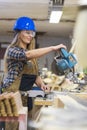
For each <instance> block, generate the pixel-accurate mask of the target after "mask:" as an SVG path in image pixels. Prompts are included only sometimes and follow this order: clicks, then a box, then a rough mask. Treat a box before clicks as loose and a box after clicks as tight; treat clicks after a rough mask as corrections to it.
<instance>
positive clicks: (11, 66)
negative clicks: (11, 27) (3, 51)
mask: <svg viewBox="0 0 87 130" xmlns="http://www.w3.org/2000/svg"><path fill="white" fill-rule="evenodd" d="M26 60H27V57H26V55H25V50H24V49H23V48H19V47H11V48H9V51H8V54H7V67H8V73H7V75H6V77H5V78H4V80H3V86H2V87H9V85H11V84H12V83H13V82H14V80H15V78H17V77H18V76H19V74H20V72H21V71H22V69H23V66H24V64H25V63H26Z"/></svg>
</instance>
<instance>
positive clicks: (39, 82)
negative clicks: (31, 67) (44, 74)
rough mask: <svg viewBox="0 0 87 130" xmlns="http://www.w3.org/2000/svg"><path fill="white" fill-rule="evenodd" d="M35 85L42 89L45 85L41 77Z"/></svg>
mask: <svg viewBox="0 0 87 130" xmlns="http://www.w3.org/2000/svg"><path fill="white" fill-rule="evenodd" d="M35 83H36V85H37V86H38V87H41V85H42V84H44V82H43V81H42V79H41V77H40V76H37V78H36V81H35Z"/></svg>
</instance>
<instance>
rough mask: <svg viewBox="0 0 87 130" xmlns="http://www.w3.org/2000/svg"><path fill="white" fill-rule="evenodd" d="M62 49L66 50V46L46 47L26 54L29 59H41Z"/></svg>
mask: <svg viewBox="0 0 87 130" xmlns="http://www.w3.org/2000/svg"><path fill="white" fill-rule="evenodd" d="M60 48H65V49H66V46H65V45H63V44H60V45H56V46H50V47H44V48H39V49H34V50H29V51H26V52H25V54H26V57H27V58H28V59H32V58H39V57H41V56H43V55H45V54H47V53H49V52H51V51H58V50H59V49H60Z"/></svg>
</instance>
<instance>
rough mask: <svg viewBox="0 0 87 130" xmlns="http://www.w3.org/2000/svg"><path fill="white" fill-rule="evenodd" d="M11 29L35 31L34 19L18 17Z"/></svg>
mask: <svg viewBox="0 0 87 130" xmlns="http://www.w3.org/2000/svg"><path fill="white" fill-rule="evenodd" d="M13 30H15V31H16V30H31V31H36V28H35V24H34V21H33V20H32V19H31V18H29V17H26V16H23V17H19V18H18V19H17V20H16V22H15V24H14V27H13Z"/></svg>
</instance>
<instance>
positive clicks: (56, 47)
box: [53, 44, 66, 51]
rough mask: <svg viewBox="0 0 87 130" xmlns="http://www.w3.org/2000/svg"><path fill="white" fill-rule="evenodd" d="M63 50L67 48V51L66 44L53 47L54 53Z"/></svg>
mask: <svg viewBox="0 0 87 130" xmlns="http://www.w3.org/2000/svg"><path fill="white" fill-rule="evenodd" d="M61 48H65V49H66V46H65V45H64V44H59V45H56V46H53V50H54V51H58V50H59V49H61Z"/></svg>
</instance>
